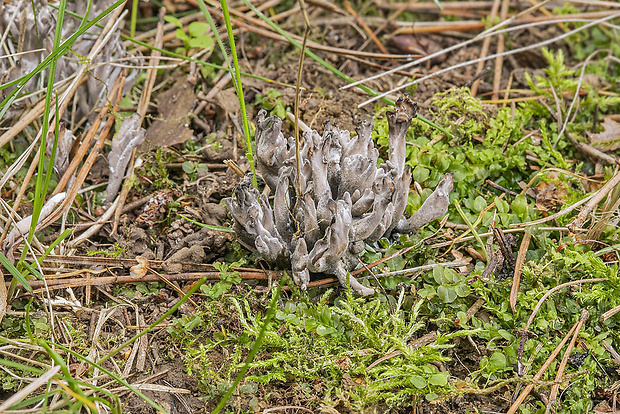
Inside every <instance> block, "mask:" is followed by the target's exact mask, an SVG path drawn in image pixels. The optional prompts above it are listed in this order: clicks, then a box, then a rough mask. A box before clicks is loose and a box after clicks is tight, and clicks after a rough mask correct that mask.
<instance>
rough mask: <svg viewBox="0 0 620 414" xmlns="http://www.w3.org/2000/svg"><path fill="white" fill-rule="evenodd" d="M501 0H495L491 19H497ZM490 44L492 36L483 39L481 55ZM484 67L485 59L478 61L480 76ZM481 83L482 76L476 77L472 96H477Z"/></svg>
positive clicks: (477, 71)
mask: <svg viewBox="0 0 620 414" xmlns="http://www.w3.org/2000/svg"><path fill="white" fill-rule="evenodd" d="M499 5H500V0H494V1H493V7H491V15H490V16H489V19H490V20H491V21H492V22H493V21H495V17H496V16H497V12H498V11H499ZM489 46H491V36H489V37H485V38H484V40H483V41H482V48H481V49H480V57H481V58H485V57H486V56H487V54H488V53H489ZM483 69H484V61H480V62H478V66H477V67H476V74H475V76H478V75H479V74H480V73H481V72H482V70H483ZM479 85H480V78H478V79H476V80H475V81H474V83H473V84H472V85H471V96H476V93H478V86H479Z"/></svg>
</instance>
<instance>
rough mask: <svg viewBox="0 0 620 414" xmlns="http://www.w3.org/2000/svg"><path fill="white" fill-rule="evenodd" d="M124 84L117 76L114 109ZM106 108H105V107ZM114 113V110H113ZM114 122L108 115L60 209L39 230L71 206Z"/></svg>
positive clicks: (113, 92) (114, 88)
mask: <svg viewBox="0 0 620 414" xmlns="http://www.w3.org/2000/svg"><path fill="white" fill-rule="evenodd" d="M124 82H125V77H124V76H119V77H118V79H117V81H116V83H115V84H114V87H113V88H112V92H111V93H110V96H109V99H111V100H113V101H114V106H115V107H118V103H119V102H120V100H121V95H122V90H123V84H124ZM106 108H107V106H106ZM115 111H116V108H115ZM104 112H107V109H106V110H104ZM98 119H99V118H98ZM114 121H115V117H114V115H110V116H109V117H108V120H107V121H106V123H105V125H104V127H103V129H102V131H101V133H100V135H99V139H98V140H97V142H96V143H95V146H94V147H93V149H92V150H91V152H90V154H88V157H87V158H86V160H85V161H84V164H83V165H82V168H81V169H80V172H79V173H78V175H77V177H76V179H75V181H74V182H73V186H72V187H71V189H70V190H69V191H68V192H67V197H66V198H65V199H64V201H63V202H62V204H61V205H60V207H58V208H57V209H56V210H55V211H54V212H53V213H52V214H50V215H49V216H48V217H47V218H46V219H45V220H43V221H42V222H41V223H40V227H39V230H42V229H44V228H46V227H47V226H49V225H50V224H52V223H53V222H54V221H56V220H58V218H59V217H60V216H61V215H62V214H63V213H64V212H65V211H67V210H68V209H69V207H70V206H71V204H73V201H74V200H75V196H76V195H77V194H78V191H79V189H80V187H81V186H82V184H83V183H84V180H85V179H86V176H87V175H88V173H89V172H90V169H91V168H92V166H93V164H94V163H95V159H96V158H97V155H98V154H99V152H100V151H101V150H102V149H103V146H104V144H105V140H106V138H107V136H108V134H109V133H110V130H111V129H112V127H113V126H114ZM91 130H92V128H91ZM95 131H96V130H95ZM95 133H96V132H93V137H94V135H95ZM76 158H77V157H76ZM74 161H75V159H74ZM77 161H78V162H79V161H80V159H78V160H77ZM71 164H73V161H72V162H71ZM71 164H70V165H69V169H67V172H66V173H65V176H66V175H67V173H68V172H69V171H70V168H71ZM63 178H64V176H63ZM65 185H66V184H65ZM59 187H60V183H59V184H58V186H57V187H56V189H55V190H54V193H55V194H57V192H59V191H60V190H59Z"/></svg>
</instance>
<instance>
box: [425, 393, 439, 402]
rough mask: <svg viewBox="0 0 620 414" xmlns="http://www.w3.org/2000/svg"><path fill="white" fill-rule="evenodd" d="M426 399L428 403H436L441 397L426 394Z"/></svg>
mask: <svg viewBox="0 0 620 414" xmlns="http://www.w3.org/2000/svg"><path fill="white" fill-rule="evenodd" d="M425 397H426V401H435V400H436V399H437V398H438V397H439V395H437V394H435V393H434V392H430V393H428V394H426V395H425Z"/></svg>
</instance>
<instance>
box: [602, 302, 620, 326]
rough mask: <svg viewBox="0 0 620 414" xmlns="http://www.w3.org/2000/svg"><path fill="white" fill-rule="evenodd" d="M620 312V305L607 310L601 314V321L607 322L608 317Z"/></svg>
mask: <svg viewBox="0 0 620 414" xmlns="http://www.w3.org/2000/svg"><path fill="white" fill-rule="evenodd" d="M618 312H620V305H618V306H616V307H614V308H611V309H610V310H608V311H607V312H605V313H604V314H602V315H601V322H605V321H606V320H607V319H609V318H611V317H612V316H614V315H615V314H616V313H618Z"/></svg>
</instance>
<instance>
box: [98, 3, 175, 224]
mask: <svg viewBox="0 0 620 414" xmlns="http://www.w3.org/2000/svg"><path fill="white" fill-rule="evenodd" d="M165 15H166V8H165V7H162V8H160V9H159V22H158V23H157V34H156V35H155V48H157V49H161V48H162V46H163V37H164V16H165ZM160 57H161V52H160V51H159V50H153V51H152V52H151V59H150V61H149V66H151V67H150V68H149V69H147V71H146V81H145V82H144V87H143V89H142V96H141V97H140V102H139V103H138V110H137V113H138V115H140V125H142V123H143V122H144V118H145V117H146V113H147V112H148V108H149V102H150V101H151V94H152V92H153V87H154V86H155V79H156V78H157V69H155V68H156V67H157V66H158V65H159V60H160ZM137 152H138V148H134V149H133V151H132V152H131V157H130V159H129V164H128V166H127V174H126V178H125V182H124V185H123V186H121V192H120V194H119V196H118V204H117V206H116V207H115V210H114V222H113V223H112V231H111V232H110V236H113V235H114V234H116V230H117V229H118V223H119V222H120V220H121V214H122V213H123V207H124V206H125V200H127V196H128V195H129V188H130V186H129V183H130V182H131V180H132V179H133V175H134V166H135V162H136V154H137ZM110 208H112V207H110Z"/></svg>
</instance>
